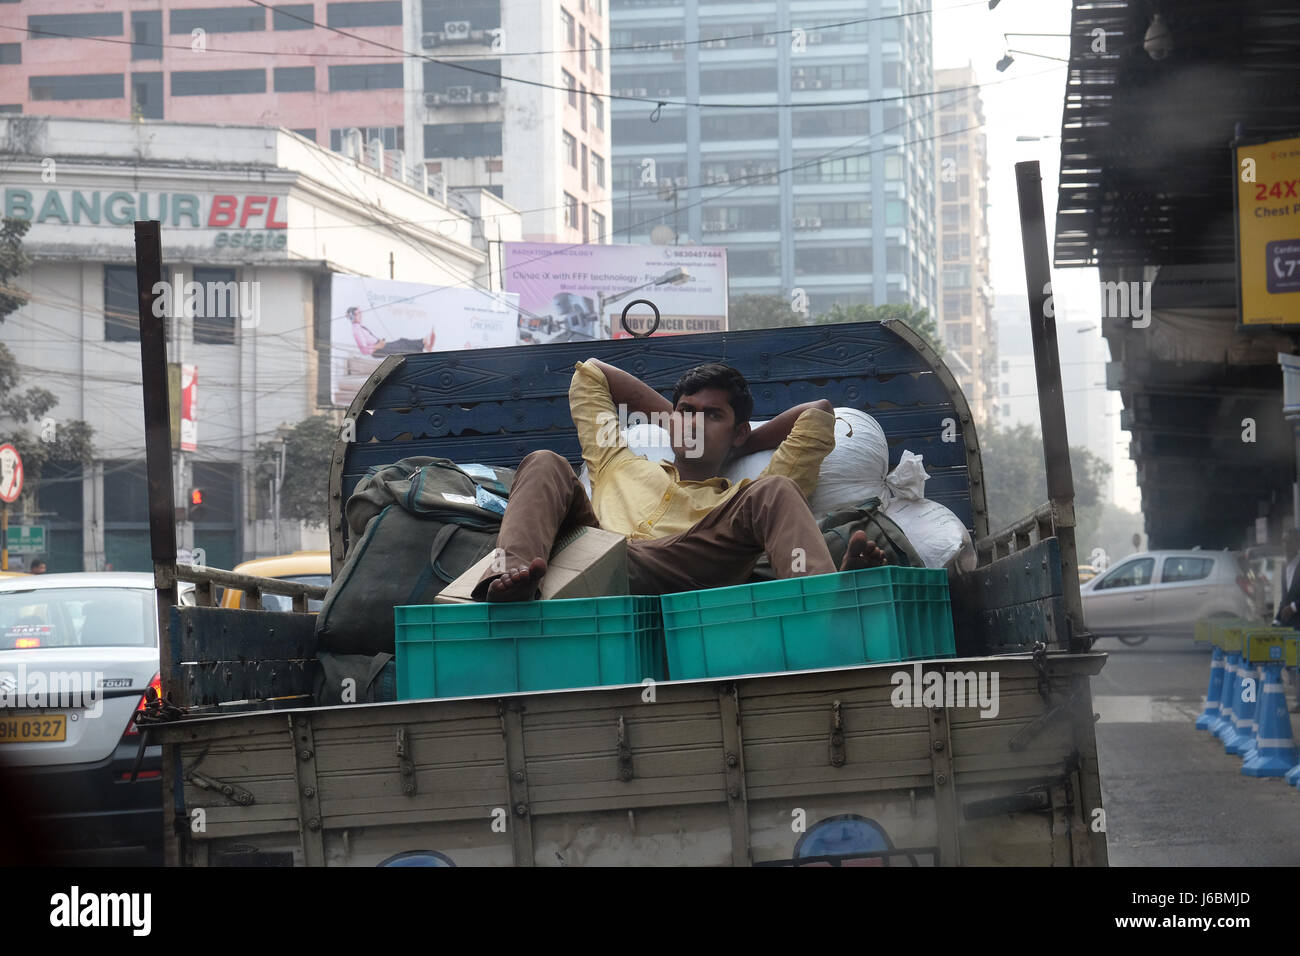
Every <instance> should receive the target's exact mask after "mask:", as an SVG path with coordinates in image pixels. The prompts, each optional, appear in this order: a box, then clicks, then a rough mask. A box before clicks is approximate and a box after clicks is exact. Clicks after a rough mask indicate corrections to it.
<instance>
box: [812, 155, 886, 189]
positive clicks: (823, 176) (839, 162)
mask: <svg viewBox="0 0 1300 956" xmlns="http://www.w3.org/2000/svg"><path fill="white" fill-rule="evenodd" d="M794 181H795V182H796V183H869V182H871V157H870V156H844V157H839V158H833V159H820V160H818V159H817V158H816V157H815V156H809V157H806V158H805V157H796V159H795V170H794Z"/></svg>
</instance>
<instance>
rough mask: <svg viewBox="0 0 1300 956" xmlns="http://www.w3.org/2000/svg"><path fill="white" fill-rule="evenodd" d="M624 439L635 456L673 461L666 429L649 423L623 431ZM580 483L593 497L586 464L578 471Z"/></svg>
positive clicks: (588, 494)
mask: <svg viewBox="0 0 1300 956" xmlns="http://www.w3.org/2000/svg"><path fill="white" fill-rule="evenodd" d="M623 437H624V438H625V439H627V447H628V448H629V449H631V451H632V454H634V455H644V456H645V457H646V458H648V459H650V460H651V461H672V460H673V449H672V443H671V441H670V440H669V438H670V436H669V434H668V429H666V428H660V427H659V426H658V425H651V424H648V423H646V424H641V425H633V426H632V427H631V428H625V429H623ZM578 481H580V482H582V487H583V488H584V489H586V492H587V497H591V476H590V475H588V474H587V463H586V462H583V463H582V468H581V469H579V471H578Z"/></svg>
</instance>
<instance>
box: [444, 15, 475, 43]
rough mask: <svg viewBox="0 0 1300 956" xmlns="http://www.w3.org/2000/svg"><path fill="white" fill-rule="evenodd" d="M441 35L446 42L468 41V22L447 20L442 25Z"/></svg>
mask: <svg viewBox="0 0 1300 956" xmlns="http://www.w3.org/2000/svg"><path fill="white" fill-rule="evenodd" d="M442 35H443V37H445V38H446V39H448V40H468V39H469V21H468V20H448V21H447V22H446V23H444V24H443V25H442Z"/></svg>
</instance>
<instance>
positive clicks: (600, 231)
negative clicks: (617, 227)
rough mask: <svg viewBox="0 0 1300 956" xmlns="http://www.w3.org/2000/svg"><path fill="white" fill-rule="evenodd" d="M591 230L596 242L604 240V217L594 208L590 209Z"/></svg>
mask: <svg viewBox="0 0 1300 956" xmlns="http://www.w3.org/2000/svg"><path fill="white" fill-rule="evenodd" d="M591 231H592V233H593V234H594V235H595V237H596V241H597V242H604V241H605V238H606V237H605V217H604V216H602V215H601V214H600V213H598V212H596V210H594V209H593V210H592V211H591Z"/></svg>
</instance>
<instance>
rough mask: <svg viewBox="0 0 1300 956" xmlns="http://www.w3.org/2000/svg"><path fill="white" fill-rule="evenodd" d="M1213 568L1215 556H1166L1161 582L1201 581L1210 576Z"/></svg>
mask: <svg viewBox="0 0 1300 956" xmlns="http://www.w3.org/2000/svg"><path fill="white" fill-rule="evenodd" d="M1213 569H1214V559H1213V558H1165V569H1164V571H1162V572H1161V574H1160V583H1161V584H1174V583H1175V582H1178V581H1200V580H1202V579H1203V578H1208V577H1209V576H1210V571H1212V570H1213Z"/></svg>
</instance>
